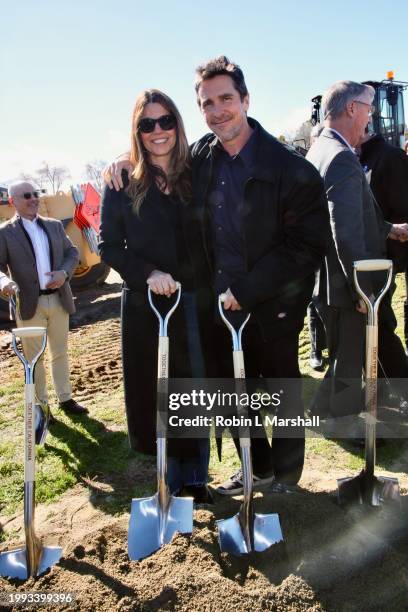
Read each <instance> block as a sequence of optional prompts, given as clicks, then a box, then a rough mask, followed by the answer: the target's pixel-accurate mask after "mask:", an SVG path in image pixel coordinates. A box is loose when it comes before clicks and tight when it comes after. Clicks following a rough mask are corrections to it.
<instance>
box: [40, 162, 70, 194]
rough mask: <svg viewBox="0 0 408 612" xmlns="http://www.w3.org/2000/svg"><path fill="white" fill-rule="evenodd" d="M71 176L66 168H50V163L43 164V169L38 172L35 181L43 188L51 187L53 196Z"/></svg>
mask: <svg viewBox="0 0 408 612" xmlns="http://www.w3.org/2000/svg"><path fill="white" fill-rule="evenodd" d="M70 176H71V175H70V173H69V170H68V168H66V167H65V166H50V164H49V163H48V162H45V161H44V162H43V165H42V166H41V168H39V169H38V170H37V177H34V180H35V181H36V182H37V184H38V185H39V186H40V185H41V187H43V186H44V184H45V185H47V184H48V185H49V186H50V188H51V191H52V193H53V194H55V193H57V191H59V189H60V187H61V185H62V183H63V182H64V181H65V180H66V179H67V178H69V177H70Z"/></svg>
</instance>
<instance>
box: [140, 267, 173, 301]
mask: <svg viewBox="0 0 408 612" xmlns="http://www.w3.org/2000/svg"><path fill="white" fill-rule="evenodd" d="M146 282H147V284H148V285H149V287H150V289H151V290H152V291H153V293H155V294H156V295H166V296H167V297H170V296H171V295H172V293H174V292H175V291H177V283H176V281H175V280H174V278H173V277H172V275H171V274H167V273H166V272H161V271H160V270H153V272H152V273H151V274H150V276H149V278H148V279H147V281H146Z"/></svg>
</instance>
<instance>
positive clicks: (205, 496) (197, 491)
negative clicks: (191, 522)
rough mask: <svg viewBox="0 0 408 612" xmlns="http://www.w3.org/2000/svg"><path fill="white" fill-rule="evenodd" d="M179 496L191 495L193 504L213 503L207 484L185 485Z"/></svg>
mask: <svg viewBox="0 0 408 612" xmlns="http://www.w3.org/2000/svg"><path fill="white" fill-rule="evenodd" d="M180 496H181V497H192V498H193V499H194V504H195V505H199V504H200V505H201V504H213V503H214V498H213V495H212V493H211V491H210V489H209V488H208V487H207V485H185V486H184V487H183V488H182V490H181V494H180Z"/></svg>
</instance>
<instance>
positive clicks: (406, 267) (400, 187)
mask: <svg viewBox="0 0 408 612" xmlns="http://www.w3.org/2000/svg"><path fill="white" fill-rule="evenodd" d="M360 163H361V165H362V166H363V170H364V172H365V175H366V177H367V181H368V183H369V184H370V188H371V191H372V192H373V194H374V197H375V199H376V201H377V203H378V205H379V206H380V208H381V210H382V212H383V215H384V219H386V220H387V221H390V222H391V223H404V222H406V221H407V220H408V157H407V156H406V154H405V153H404V151H403V150H402V149H401V148H399V147H395V146H394V145H392V144H390V143H389V142H386V141H385V139H384V138H383V136H381V134H367V135H366V137H365V139H364V141H363V142H362V143H361V145H360ZM387 255H388V257H389V258H390V259H392V262H393V264H394V274H396V273H397V272H404V273H405V292H406V300H405V303H404V336H405V347H406V348H405V352H406V353H407V354H408V244H407V243H405V244H404V243H401V242H397V241H395V240H387Z"/></svg>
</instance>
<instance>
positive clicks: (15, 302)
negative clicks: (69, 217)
mask: <svg viewBox="0 0 408 612" xmlns="http://www.w3.org/2000/svg"><path fill="white" fill-rule="evenodd" d="M9 308H10V321H16V322H17V318H19V319H20V321H21V315H20V293H19V289H18V286H17V285H15V287H14V295H10V297H9ZM16 335H17V336H18V334H16ZM13 338H14V334H13ZM13 348H14V352H15V353H16V355H17V357H19V358H20V360H21V361H22V362H23V365H24V368H26V363H27V362H26V361H25V360H22V359H21V357H20V352H19V351H18V350H17V348H16V346H15V343H14V341H13ZM42 352H43V350H41V352H40V356H41V354H42ZM33 371H34V370H33ZM26 380H27V372H26ZM50 414H51V412H50V407H49V405H48V404H47V403H46V402H42V401H40V400H39V399H38V398H36V403H35V414H34V430H35V443H36V444H44V442H45V438H46V437H47V432H48V426H49V421H50Z"/></svg>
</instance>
